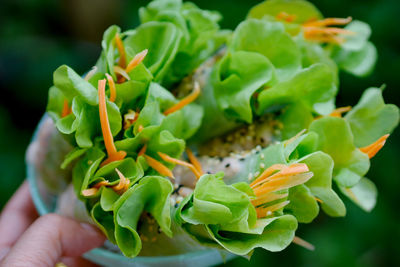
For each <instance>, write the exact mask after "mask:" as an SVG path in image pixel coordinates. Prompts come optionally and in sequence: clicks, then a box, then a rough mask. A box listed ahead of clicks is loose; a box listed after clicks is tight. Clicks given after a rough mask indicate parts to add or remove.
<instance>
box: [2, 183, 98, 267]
mask: <svg viewBox="0 0 400 267" xmlns="http://www.w3.org/2000/svg"><path fill="white" fill-rule="evenodd" d="M104 240H105V237H104V235H103V234H101V233H100V232H99V231H98V230H97V229H96V228H94V227H93V226H91V225H89V224H85V223H79V222H76V221H74V220H72V219H68V218H65V217H62V216H60V215H57V214H48V215H45V216H41V217H39V218H38V214H37V213H36V210H35V207H34V205H33V202H32V198H31V195H30V192H29V185H28V183H27V182H25V183H24V184H22V186H21V187H20V188H19V189H18V191H17V192H16V193H15V194H14V196H13V197H12V198H11V200H10V201H9V202H8V204H7V205H6V206H5V207H4V209H3V211H2V213H1V215H0V266H7V267H9V266H13V267H14V266H16V267H17V266H24V267H30V266H45V267H47V266H48V267H54V266H55V265H56V263H58V262H62V263H64V264H66V265H67V266H93V264H91V263H89V262H87V261H86V260H84V259H83V258H81V255H82V254H83V253H85V252H86V251H88V250H90V249H93V248H95V247H98V246H101V245H102V244H103V243H104Z"/></svg>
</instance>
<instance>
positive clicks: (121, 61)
mask: <svg viewBox="0 0 400 267" xmlns="http://www.w3.org/2000/svg"><path fill="white" fill-rule="evenodd" d="M114 40H115V43H116V45H117V49H118V53H119V61H118V65H119V66H120V67H121V68H125V66H126V53H125V47H124V43H123V42H122V40H121V37H120V36H119V34H118V33H117V34H116V35H115V38H114Z"/></svg>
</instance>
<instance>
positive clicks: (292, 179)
mask: <svg viewBox="0 0 400 267" xmlns="http://www.w3.org/2000/svg"><path fill="white" fill-rule="evenodd" d="M312 176H313V173H312V172H306V173H300V174H296V175H291V176H284V177H281V178H279V179H275V180H269V181H268V182H267V183H264V184H263V185H261V186H259V187H257V188H255V189H253V191H254V194H256V196H261V195H264V194H267V193H270V192H276V191H280V190H283V189H288V188H291V187H294V186H296V185H299V184H303V183H305V182H307V181H308V180H310V179H311V177H312Z"/></svg>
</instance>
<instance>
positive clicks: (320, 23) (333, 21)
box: [303, 17, 352, 27]
mask: <svg viewBox="0 0 400 267" xmlns="http://www.w3.org/2000/svg"><path fill="white" fill-rule="evenodd" d="M351 20H352V18H351V17H347V18H345V19H343V18H326V19H322V20H314V21H308V22H306V23H303V26H306V27H309V26H313V27H325V26H332V25H347V24H349V23H350V22H351Z"/></svg>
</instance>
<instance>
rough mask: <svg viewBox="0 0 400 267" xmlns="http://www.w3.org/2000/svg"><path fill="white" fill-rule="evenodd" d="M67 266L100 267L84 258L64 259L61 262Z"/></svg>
mask: <svg viewBox="0 0 400 267" xmlns="http://www.w3.org/2000/svg"><path fill="white" fill-rule="evenodd" d="M60 262H62V263H63V264H64V265H65V266H68V267H98V265H97V264H94V263H93V262H90V261H87V260H85V259H84V258H82V257H76V258H68V257H64V258H62V259H61V260H60Z"/></svg>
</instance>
